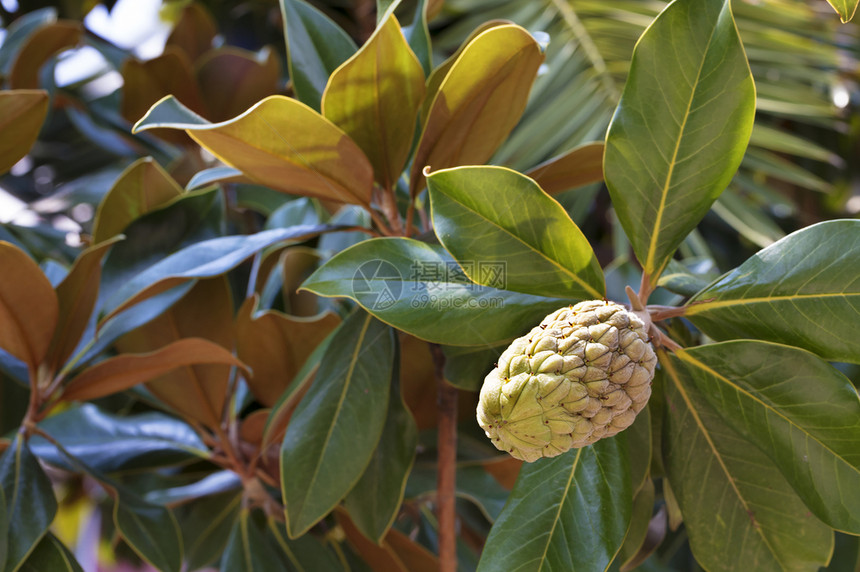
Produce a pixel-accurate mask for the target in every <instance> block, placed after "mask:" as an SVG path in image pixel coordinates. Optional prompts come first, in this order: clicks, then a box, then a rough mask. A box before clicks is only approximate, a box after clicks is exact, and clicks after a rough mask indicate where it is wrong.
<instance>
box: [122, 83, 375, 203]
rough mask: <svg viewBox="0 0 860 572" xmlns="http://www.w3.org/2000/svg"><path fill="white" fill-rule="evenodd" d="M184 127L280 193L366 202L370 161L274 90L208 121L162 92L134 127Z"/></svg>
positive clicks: (334, 129) (329, 127)
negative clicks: (224, 116)
mask: <svg viewBox="0 0 860 572" xmlns="http://www.w3.org/2000/svg"><path fill="white" fill-rule="evenodd" d="M153 128H169V129H184V130H186V131H187V132H188V134H189V135H190V136H191V137H192V139H194V140H195V141H197V143H199V144H200V145H202V146H203V147H204V148H206V149H207V150H209V151H210V152H211V153H212V154H213V155H215V156H216V157H218V158H219V159H221V160H222V161H224V163H226V164H227V165H229V166H231V167H235V168H236V169H239V170H240V171H242V172H243V173H244V174H245V175H246V176H247V177H248V178H249V179H251V180H253V181H255V182H257V183H260V184H262V185H267V186H269V187H271V188H273V189H277V190H279V191H283V192H285V193H291V194H297V195H306V196H314V197H319V198H322V199H329V200H333V201H337V202H344V203H352V204H359V205H368V204H369V203H370V191H371V188H372V186H373V167H372V166H371V164H370V161H368V159H367V157H366V156H365V155H364V153H363V152H362V151H361V149H360V148H359V147H358V146H357V145H356V144H355V143H354V142H353V141H352V139H350V138H349V137H348V136H347V135H346V133H344V132H343V131H341V130H340V129H338V128H337V127H336V126H335V125H334V124H333V123H331V122H330V121H328V120H327V119H325V118H323V117H322V116H321V115H319V114H318V113H316V112H315V111H314V110H312V109H311V108H310V107H308V106H306V105H304V104H302V103H299V102H298V101H296V100H295V99H290V98H287V97H283V96H280V95H273V96H271V97H267V98H266V99H264V100H262V101H260V102H259V103H257V104H255V105H254V106H253V107H251V108H250V109H248V110H247V111H246V112H245V113H243V114H241V115H239V116H237V117H234V118H233V119H231V120H229V121H224V122H222V123H209V122H207V121H206V120H204V119H202V118H201V117H199V116H196V115H195V114H194V113H193V112H192V111H190V110H189V109H187V108H185V107H184V106H183V105H182V104H181V103H179V102H178V101H177V100H176V99H174V98H171V97H167V98H165V99H162V100H161V101H159V102H158V103H157V104H155V105H154V106H153V107H152V108H151V109H150V110H149V111H148V112H147V114H146V115H145V116H144V117H143V119H141V120H140V121H138V122H137V124H136V125H135V127H134V130H135V131H142V130H146V129H153Z"/></svg>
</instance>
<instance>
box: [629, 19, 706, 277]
mask: <svg viewBox="0 0 860 572" xmlns="http://www.w3.org/2000/svg"><path fill="white" fill-rule="evenodd" d="M722 10H723V8H721V9H720V12H722ZM717 27H718V26H717V24H716V23H715V24H714V27H713V29H712V30H711V35H710V36H708V43H707V44H706V45H705V49H704V51H703V53H702V61H701V62H700V63H699V69H698V70H696V79H695V81H694V82H693V84H692V86H691V87H692V90H691V91H690V99H689V101H687V108H686V109H685V110H684V119H683V120H682V121H681V126H680V129H679V133H678V140H677V141H676V142H675V149H674V150H673V152H672V160H671V161H670V162H669V172H668V173H667V175H666V182H665V183H664V184H663V189H662V191H661V193H660V205H659V206H658V208H657V217H656V219H655V220H654V226H653V228H654V232H652V233H651V241H650V243H649V244H648V255H647V257H646V260H645V271H646V272H647V273H648V274H650V275H651V276H652V278H655V277H656V276H655V275H657V274H659V273H660V272H662V270H663V268H659V269H658V268H654V258H655V257H656V255H657V254H656V251H657V242H658V241H659V238H660V234H661V229H660V227H661V224H662V221H663V213H664V212H665V209H666V200H667V198H668V194H669V187H670V186H671V183H672V176H673V174H674V171H675V165H676V163H677V158H678V152H679V151H680V149H681V141H682V140H683V139H684V131H685V129H686V128H687V119H689V117H690V109H691V107H692V105H693V100H694V99H695V98H696V92H697V91H698V87H699V83H700V82H699V79H700V78H701V77H702V69H703V68H704V67H705V60H706V59H707V57H708V52H709V51H710V49H711V43H712V42H713V40H714V35H715V34H716V33H717ZM667 263H668V261H666V262H664V263H663V264H662V266H665V265H666V264H667Z"/></svg>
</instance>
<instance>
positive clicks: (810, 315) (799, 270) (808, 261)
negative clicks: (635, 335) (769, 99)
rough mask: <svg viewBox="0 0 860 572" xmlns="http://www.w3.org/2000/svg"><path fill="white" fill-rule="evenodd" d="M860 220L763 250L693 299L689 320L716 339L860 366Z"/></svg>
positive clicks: (809, 231)
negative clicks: (778, 346) (781, 346)
mask: <svg viewBox="0 0 860 572" xmlns="http://www.w3.org/2000/svg"><path fill="white" fill-rule="evenodd" d="M857 260H860V221H857V220H837V221H829V222H823V223H820V224H816V225H813V226H810V227H807V228H805V229H803V230H800V231H797V232H795V233H793V234H791V235H789V236H787V237H785V238H784V239H782V240H780V241H779V242H776V243H774V244H773V245H771V246H769V247H768V248H765V249H764V250H762V251H760V252H759V253H758V254H756V255H755V256H753V257H752V258H750V259H749V260H747V261H746V262H744V263H743V264H742V265H741V266H739V267H738V268H736V269H735V270H733V271H731V272H729V273H728V274H726V275H725V276H723V277H722V278H720V279H719V280H717V281H716V282H714V283H713V284H711V285H710V286H708V287H707V288H705V289H704V290H702V291H701V292H699V293H698V294H696V295H695V296H694V297H693V298H692V300H691V301H692V302H693V303H692V304H691V305H690V306H688V308H687V316H689V318H690V320H691V321H692V322H693V323H694V324H695V325H696V326H697V327H699V328H701V329H702V330H703V331H704V332H705V333H706V334H708V335H709V336H711V337H713V338H715V339H718V340H728V339H733V338H739V337H749V338H757V339H762V340H769V341H774V342H781V343H785V344H791V345H794V346H799V347H802V348H805V349H808V350H810V351H813V352H815V353H817V354H819V355H820V356H821V357H823V358H825V359H830V360H835V361H846V362H853V363H860V348H858V345H857V338H856V332H857V317H858V315H860V277H858V273H857Z"/></svg>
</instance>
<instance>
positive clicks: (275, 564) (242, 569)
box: [221, 509, 288, 572]
mask: <svg viewBox="0 0 860 572" xmlns="http://www.w3.org/2000/svg"><path fill="white" fill-rule="evenodd" d="M268 536H269V534H268V531H267V527H266V517H265V515H264V514H263V513H262V512H261V511H258V510H257V511H253V512H252V511H250V510H248V509H242V510H241V512H240V513H239V518H238V519H236V522H235V523H234V524H233V530H232V531H231V532H230V538H229V539H228V540H227V547H226V548H225V549H224V556H223V557H222V559H221V569H222V570H235V571H236V572H280V571H281V570H287V569H288V568H287V563H286V562H285V560H286V558H285V556H284V555H283V554H281V553H279V552H278V551H277V550H275V546H276V545H274V544H273V543H272V542H271V541H270V539H269V538H267V537H268Z"/></svg>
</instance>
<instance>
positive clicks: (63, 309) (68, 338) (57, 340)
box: [45, 237, 119, 372]
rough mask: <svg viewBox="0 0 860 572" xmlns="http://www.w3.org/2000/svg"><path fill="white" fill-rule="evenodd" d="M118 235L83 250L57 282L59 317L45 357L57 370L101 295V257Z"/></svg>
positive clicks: (75, 341)
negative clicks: (64, 275)
mask: <svg viewBox="0 0 860 572" xmlns="http://www.w3.org/2000/svg"><path fill="white" fill-rule="evenodd" d="M118 238H119V237H117V238H116V239H114V240H106V241H105V242H102V243H101V244H97V245H95V246H91V247H89V248H87V249H86V250H84V251H83V252H82V253H81V254H80V256H78V258H77V260H75V263H74V265H72V268H71V270H69V273H68V274H67V275H66V277H65V278H64V279H63V281H62V282H61V283H60V284H59V285H57V288H56V293H57V301H58V302H59V314H58V315H59V319H58V321H57V327H56V329H55V330H54V336H53V338H52V339H51V346H50V348H49V349H48V354H47V356H46V358H45V361H46V362H47V363H48V367H49V368H50V371H52V372H56V371H58V370H59V368H60V367H61V366H62V365H63V364H64V363H65V362H66V360H67V359H69V357H70V356H71V355H72V352H74V351H75V348H76V347H77V346H78V342H80V341H81V336H83V335H84V332H85V331H86V329H87V325H88V324H89V323H90V317H91V314H92V312H93V308H94V307H95V304H96V299H97V298H98V293H99V281H100V280H101V275H102V267H101V262H102V258H103V257H104V255H105V253H106V252H107V250H108V249H109V248H111V247H112V246H113V244H114V242H116V240H118Z"/></svg>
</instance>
